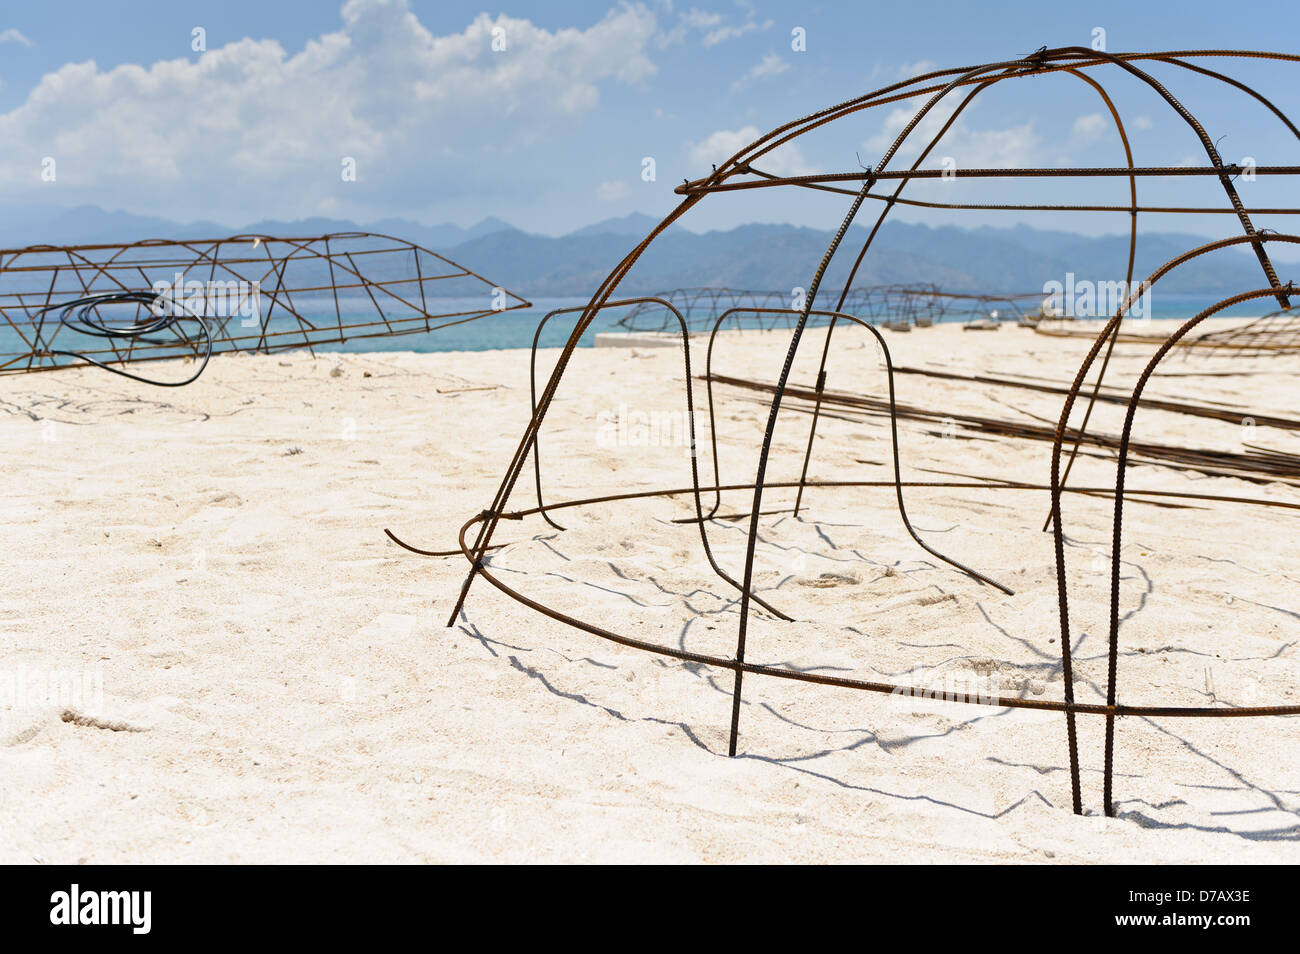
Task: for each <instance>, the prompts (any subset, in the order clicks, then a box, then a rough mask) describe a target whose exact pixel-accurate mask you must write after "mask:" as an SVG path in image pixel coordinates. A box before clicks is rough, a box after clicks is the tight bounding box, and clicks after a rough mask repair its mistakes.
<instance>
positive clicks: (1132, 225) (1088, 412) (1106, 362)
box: [1043, 70, 1138, 532]
mask: <svg viewBox="0 0 1300 954" xmlns="http://www.w3.org/2000/svg"><path fill="white" fill-rule="evenodd" d="M1070 72H1071V73H1073V74H1074V75H1076V76H1078V77H1079V79H1081V80H1083V81H1084V82H1085V83H1087V84H1089V85H1090V86H1092V88H1093V89H1095V90H1096V91H1097V94H1098V95H1099V96H1101V98H1102V101H1103V102H1105V104H1106V108H1107V109H1108V110H1109V111H1110V115H1111V119H1112V120H1114V122H1115V129H1116V131H1117V132H1118V133H1119V138H1120V142H1121V143H1122V144H1123V146H1124V158H1125V160H1126V161H1127V162H1128V165H1129V168H1132V167H1133V148H1132V146H1130V145H1129V141H1128V133H1127V132H1125V130H1124V121H1123V120H1122V119H1121V118H1120V115H1119V110H1117V109H1116V108H1115V104H1114V103H1113V102H1112V101H1111V98H1110V96H1108V95H1107V93H1106V90H1104V89H1103V88H1102V87H1101V84H1100V83H1098V82H1097V81H1096V80H1094V79H1092V77H1090V76H1087V75H1085V74H1083V73H1080V72H1078V71H1076V70H1071V71H1070ZM1137 201H1138V200H1137V178H1136V177H1135V176H1130V177H1129V203H1130V205H1131V206H1132V209H1133V211H1132V215H1131V217H1130V219H1129V236H1128V267H1127V270H1126V271H1125V273H1124V287H1125V289H1131V288H1132V287H1133V261H1134V258H1135V256H1136V255H1137V234H1138V213H1137ZM1118 337H1119V325H1116V326H1115V331H1114V333H1113V334H1111V336H1110V338H1109V340H1108V341H1107V343H1106V355H1105V357H1104V358H1102V360H1101V367H1100V368H1099V369H1098V371H1097V380H1096V381H1095V382H1094V383H1093V386H1092V394H1091V395H1089V396H1088V406H1087V407H1086V408H1084V412H1083V420H1082V421H1081V422H1080V423H1079V428H1078V430H1077V431H1075V436H1074V446H1073V447H1071V448H1070V459H1069V460H1067V461H1066V462H1065V472H1064V473H1063V474H1062V475H1061V483H1062V484H1065V483H1067V482H1068V481H1069V479H1070V471H1071V469H1073V467H1074V461H1075V458H1076V457H1078V456H1079V445H1080V443H1081V442H1082V441H1083V435H1084V432H1085V431H1087V430H1088V421H1089V420H1091V418H1092V409H1093V407H1095V406H1096V404H1097V395H1098V394H1099V393H1100V392H1101V382H1102V380H1103V379H1104V378H1105V377H1106V369H1107V368H1108V367H1109V366H1110V357H1111V354H1112V353H1113V352H1114V351H1115V342H1116V340H1117V339H1118ZM1050 519H1051V514H1048V516H1047V518H1046V520H1044V521H1043V532H1046V531H1047V520H1050Z"/></svg>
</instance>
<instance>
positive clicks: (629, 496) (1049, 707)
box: [458, 480, 1300, 718]
mask: <svg viewBox="0 0 1300 954" xmlns="http://www.w3.org/2000/svg"><path fill="white" fill-rule="evenodd" d="M812 484H813V486H818V487H881V488H884V487H892V486H893V483H892V482H891V481H820V480H815V481H812ZM752 486H753V485H752V484H731V485H727V486H724V487H720V488H711V487H705V488H699V489H701V490H705V491H707V490H714V489H717V490H723V491H732V490H748V489H751V488H752ZM769 486H771V487H774V488H793V487H794V486H796V484H795V482H794V481H782V482H773V483H771V484H770V485H769ZM908 486H925V487H965V488H979V489H985V490H1020V491H1025V490H1042V489H1044V488H1045V485H1033V484H1029V485H1024V486H1018V485H1009V484H986V483H983V482H979V481H922V482H917V481H909V482H908ZM695 489H696V488H694V487H683V488H676V489H673V490H651V491H633V492H630V493H622V494H609V495H604V496H600V497H591V498H585V499H582V500H570V501H563V502H560V503H550V504H547V505H546V509H548V510H559V509H566V508H570V507H580V506H588V505H593V504H601V503H611V502H616V501H630V500H638V499H646V498H652V497H669V496H677V495H682V494H688V493H693V492H694V491H695ZM1109 491H1110V488H1106V487H1100V488H1098V487H1070V488H1066V489H1065V492H1067V493H1097V492H1109ZM1130 493H1134V491H1130ZM1144 493H1152V494H1155V495H1158V496H1196V497H1203V496H1208V495H1183V494H1175V493H1171V492H1164V491H1144ZM1239 502H1242V503H1260V504H1265V505H1275V504H1274V502H1271V501H1269V502H1266V501H1255V500H1249V499H1243V500H1241V501H1239ZM1291 506H1295V507H1297V508H1300V505H1291ZM536 513H538V508H536V507H529V508H527V509H525V510H519V511H512V512H511V513H509V514H507V515H505V516H508V517H509V518H510V519H512V520H522V519H524V518H526V517H529V516H532V515H534V514H536ZM487 519H490V516H489V515H487V514H476V515H475V516H473V517H471V518H470V519H469V520H467V521H466V522H465V524H464V525H463V526H462V527H461V529H460V533H459V538H458V539H459V542H460V552H461V554H462V555H463V556H464V557H465V558H466V559H467V560H470V561H473V560H474V552H475V551H474V550H473V549H472V548H471V545H470V543H469V542H468V540H467V539H466V534H467V533H468V531H469V528H470V527H471V526H473V525H475V524H481V522H482V521H484V520H487ZM479 574H480V575H482V576H483V578H484V579H486V580H487V581H488V582H489V583H491V584H492V585H493V586H495V587H496V588H497V589H498V590H500V591H501V592H502V593H504V594H506V595H507V596H509V597H510V598H511V599H513V600H515V601H516V602H518V603H521V604H522V605H524V606H527V607H529V608H531V609H533V610H535V611H537V612H539V613H542V614H543V615H545V616H548V617H550V618H551V619H554V620H556V621H557V622H560V623H564V624H565V625H568V626H572V627H574V628H575V629H580V630H583V631H584V632H588V633H591V634H592V635H595V636H599V637H601V638H602V639H607V640H609V641H611V642H614V643H618V644H619V645H622V646H627V647H630V648H632V649H640V650H644V651H646V652H651V653H656V654H658V655H662V656H668V657H670V658H673V659H678V660H681V661H683V662H691V663H699V664H702V665H707V666H715V667H718V668H720V669H729V670H732V671H733V672H748V673H753V674H755V675H765V676H774V677H777V678H782V679H789V680H792V681H796V682H807V683H813V684H816V685H823V686H835V687H838V688H843V689H857V690H863V691H868V692H879V693H890V694H892V693H895V692H900V691H901V692H904V693H915V694H918V695H920V694H923V693H931V694H932V690H930V689H927V688H925V687H917V686H908V685H900V684H892V683H878V682H868V681H865V680H860V679H849V678H846V677H840V676H827V675H823V674H821V673H817V672H813V671H804V670H797V669H785V668H781V667H779V666H771V665H765V664H762V663H750V662H744V661H741V660H737V659H734V658H729V657H725V656H712V655H708V654H705V653H695V652H690V651H689V650H684V649H678V648H676V647H672V646H664V645H660V644H657V643H651V642H648V641H646V640H642V639H637V638H635V637H632V636H625V635H622V634H620V633H616V632H614V631H612V630H608V629H605V628H603V627H600V626H597V625H595V624H593V623H589V622H587V621H585V620H581V619H578V618H577V617H574V616H571V615H569V614H568V613H564V612H562V611H560V610H556V609H552V608H551V607H548V606H546V605H544V604H542V603H540V602H538V601H536V600H533V599H531V598H530V597H528V596H525V595H524V594H523V593H521V592H519V591H518V590H516V589H514V588H513V587H511V586H509V585H507V584H506V583H504V582H503V581H502V580H500V579H499V578H498V577H497V576H495V575H494V574H493V573H492V572H491V569H490V568H488V567H486V566H485V567H481V568H480V569H479ZM950 701H955V702H963V703H966V704H971V705H980V704H983V705H985V706H991V707H994V708H1006V709H1036V710H1039V711H1049V712H1070V713H1084V714H1089V715H1111V716H1144V717H1163V718H1247V717H1257V716H1288V715H1300V705H1282V706H1242V707H1235V708H1214V707H1208V706H1133V705H1115V706H1110V705H1102V704H1099V703H1080V702H1073V701H1068V702H1067V701H1061V700H1053V699H1026V698H1021V697H1019V696H998V697H996V698H992V699H988V700H985V701H981V700H980V699H979V697H976V698H970V697H969V696H966V697H961V696H958V697H956V698H953V699H951V700H950Z"/></svg>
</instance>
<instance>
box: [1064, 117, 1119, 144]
mask: <svg viewBox="0 0 1300 954" xmlns="http://www.w3.org/2000/svg"><path fill="white" fill-rule="evenodd" d="M1109 128H1110V122H1109V120H1107V119H1106V117H1105V116H1103V115H1102V114H1101V113H1088V114H1087V115H1086V116H1080V117H1079V118H1078V119H1076V120H1075V121H1074V125H1073V126H1072V127H1071V128H1070V135H1072V136H1073V137H1074V138H1076V139H1082V140H1085V141H1091V140H1094V139H1100V138H1101V137H1102V136H1103V135H1105V133H1106V130H1107V129H1109Z"/></svg>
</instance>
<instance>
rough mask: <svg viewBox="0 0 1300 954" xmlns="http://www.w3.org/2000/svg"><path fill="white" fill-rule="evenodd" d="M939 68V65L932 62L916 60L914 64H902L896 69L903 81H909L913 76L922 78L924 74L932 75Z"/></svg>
mask: <svg viewBox="0 0 1300 954" xmlns="http://www.w3.org/2000/svg"><path fill="white" fill-rule="evenodd" d="M938 68H939V64H938V63H936V62H935V61H934V60H917V61H916V62H915V63H904V64H903V65H902V66H900V67H899V68H898V75H899V76H900V77H902V78H903V79H911V78H912V77H913V76H924V75H925V74H926V73H933V72H934V71H935V70H937V69H938Z"/></svg>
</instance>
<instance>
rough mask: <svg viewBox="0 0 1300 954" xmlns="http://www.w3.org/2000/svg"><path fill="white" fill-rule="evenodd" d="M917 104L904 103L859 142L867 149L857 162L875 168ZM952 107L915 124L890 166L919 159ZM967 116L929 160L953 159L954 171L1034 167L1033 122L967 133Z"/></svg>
mask: <svg viewBox="0 0 1300 954" xmlns="http://www.w3.org/2000/svg"><path fill="white" fill-rule="evenodd" d="M922 105H923V101H922V100H921V99H919V98H918V99H914V100H909V101H908V102H907V103H904V104H902V105H900V106H899V107H897V108H895V109H893V110H891V111H890V113H889V115H888V116H887V117H886V118H885V121H884V123H883V124H882V125H881V129H880V132H878V133H877V134H876V135H874V136H872V137H870V138H869V139H868V140H867V141H866V142H865V143H863V146H864V148H865V149H866V150H867V152H866V153H865V154H864V155H863V157H862V161H863V163H865V164H866V165H868V166H873V167H874V166H875V165H876V163H877V161H878V159H879V157H880V156H882V155H883V154H884V152H885V150H887V149H888V148H889V147H890V146H892V145H893V143H894V140H895V139H896V138H897V137H898V134H899V133H901V132H902V131H903V129H905V128H906V127H907V124H908V123H909V122H911V121H912V117H913V116H915V115H916V111H917V110H918V109H919V108H920V107H921V106H922ZM954 108H955V107H954V106H949V105H945V104H944V103H940V104H939V105H938V106H936V107H935V108H934V109H932V110H930V111H929V112H928V113H926V115H925V118H924V119H922V120H921V121H920V123H918V124H917V126H916V128H915V129H913V130H912V132H911V133H910V134H909V135H908V137H907V139H906V140H904V142H903V145H902V146H901V147H900V148H899V151H898V152H896V153H895V154H894V158H893V160H892V161H891V163H890V167H891V168H897V167H898V166H899V163H900V161H910V160H914V159H915V158H916V156H918V155H919V154H920V152H921V149H922V148H924V147H925V146H926V145H929V143H930V141H931V140H932V139H934V137H935V136H937V135H938V134H939V131H940V130H941V129H942V128H943V125H944V123H946V122H947V121H948V119H949V117H950V116H951V115H952V110H953V109H954ZM969 112H970V110H967V111H966V113H963V114H962V116H961V117H960V118H958V120H957V121H956V122H955V123H953V124H952V127H951V128H950V129H949V130H948V131H947V132H946V133H944V135H943V138H942V139H940V140H939V143H938V145H936V146H935V148H934V149H932V150H931V151H930V159H931V160H933V162H934V163H935V164H936V165H937V163H938V162H939V161H940V160H941V159H943V158H945V157H952V158H953V159H954V160H956V163H957V165H958V167H960V168H963V169H996V168H1014V167H1018V166H1031V165H1034V163H1033V162H1032V161H1030V160H1031V158H1032V157H1033V154H1034V152H1035V150H1036V149H1038V148H1039V146H1040V144H1041V140H1040V137H1039V136H1038V133H1037V132H1036V131H1035V129H1034V124H1033V122H1032V121H1031V122H1027V123H1022V124H1020V125H1016V126H1007V127H1003V128H1001V129H979V130H976V129H972V128H971V127H970V125H969V124H968V123H967V122H966V116H967V114H968V113H969Z"/></svg>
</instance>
